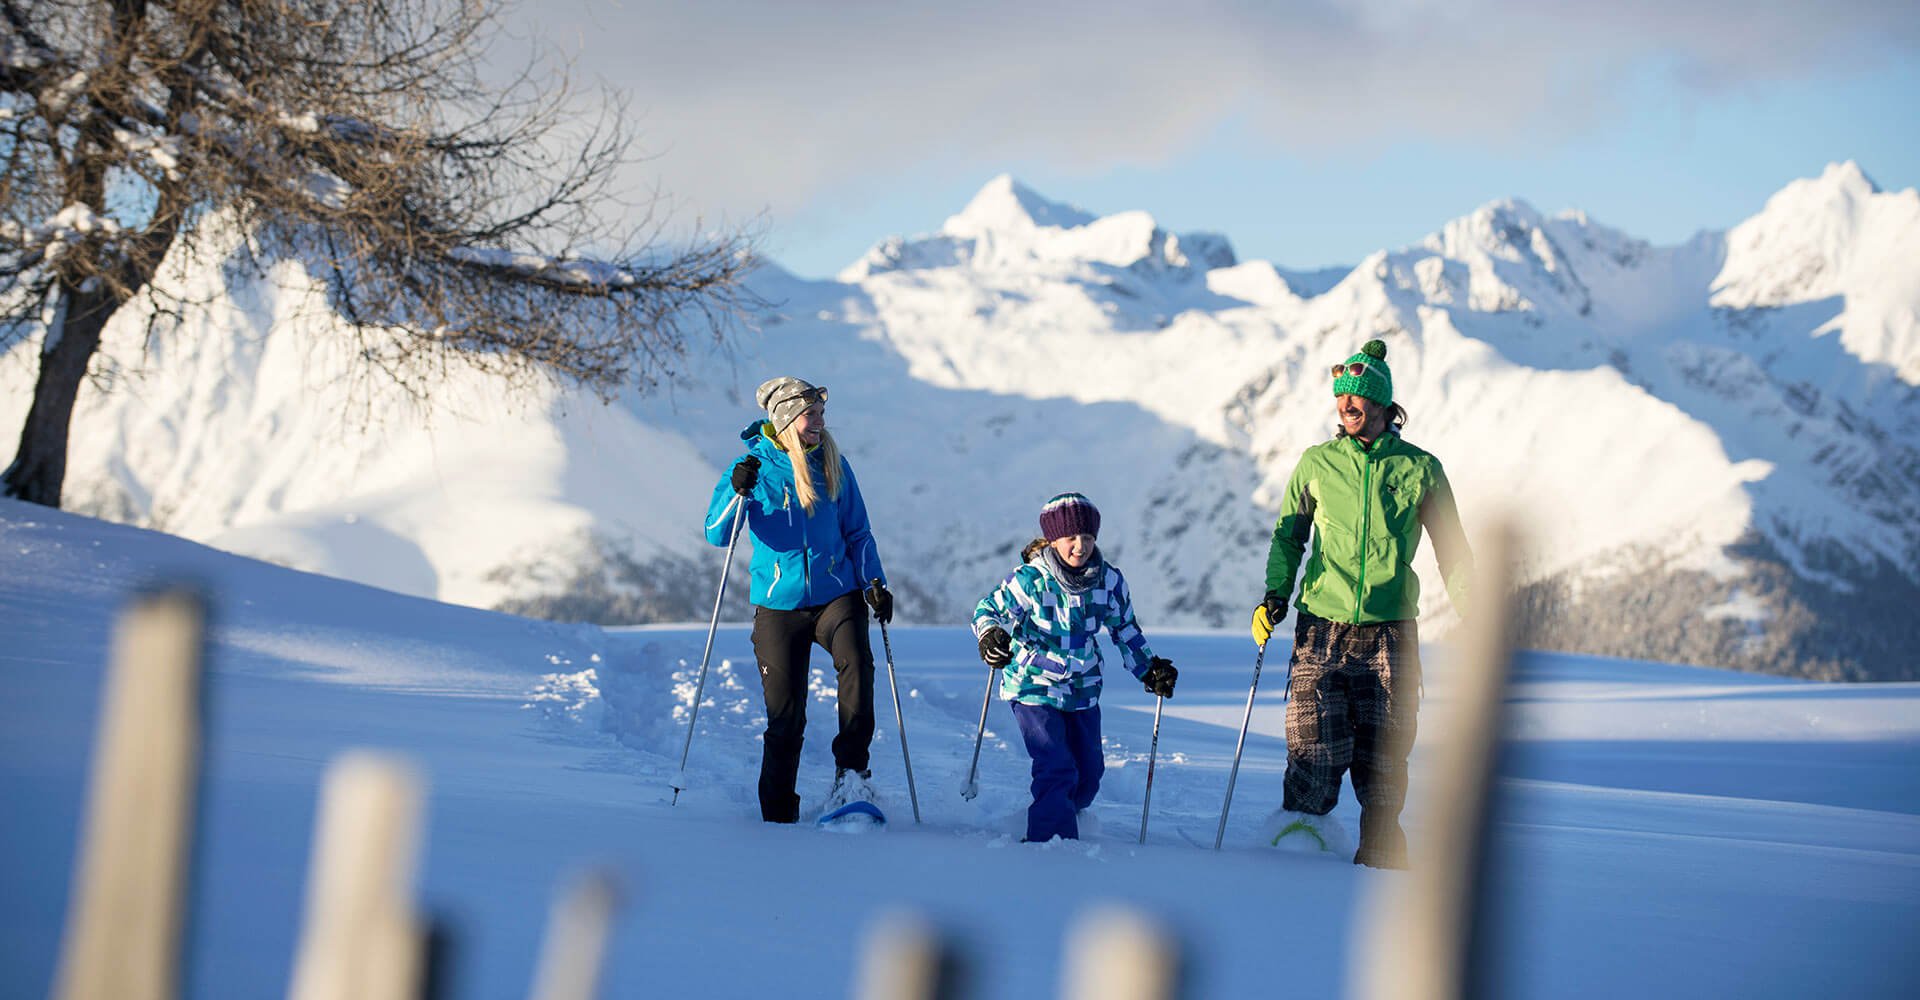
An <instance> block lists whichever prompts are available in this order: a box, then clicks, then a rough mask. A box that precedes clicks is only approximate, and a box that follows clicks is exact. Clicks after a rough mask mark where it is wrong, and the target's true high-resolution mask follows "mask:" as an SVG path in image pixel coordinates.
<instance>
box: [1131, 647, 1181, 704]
mask: <svg viewBox="0 0 1920 1000" xmlns="http://www.w3.org/2000/svg"><path fill="white" fill-rule="evenodd" d="M1179 679H1180V671H1178V670H1175V669H1173V661H1172V660H1169V659H1167V658H1166V657H1164V656H1156V657H1154V658H1153V659H1151V660H1148V661H1147V675H1146V676H1145V677H1142V678H1140V680H1141V681H1143V682H1145V684H1146V685H1147V693H1148V694H1152V695H1159V696H1160V697H1162V698H1171V697H1173V682H1174V681H1176V680H1179Z"/></svg>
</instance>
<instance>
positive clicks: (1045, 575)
mask: <svg viewBox="0 0 1920 1000" xmlns="http://www.w3.org/2000/svg"><path fill="white" fill-rule="evenodd" d="M1040 532H1041V535H1042V536H1043V537H1042V538H1038V539H1035V540H1034V542H1033V544H1031V545H1029V546H1027V550H1026V553H1025V555H1026V562H1025V564H1024V565H1022V566H1021V567H1020V568H1018V569H1016V570H1014V571H1013V573H1012V574H1011V575H1009V576H1008V577H1007V579H1006V580H1005V581H1004V582H1002V583H1001V584H1000V585H999V586H998V587H995V588H994V590H993V592H992V593H990V594H988V595H987V596H986V597H985V598H983V599H981V601H980V604H979V605H978V606H977V607H975V608H974V611H973V633H974V635H975V636H976V637H977V638H978V639H979V640H980V658H981V659H982V660H984V661H986V664H987V668H988V669H989V670H992V669H996V668H1000V667H1005V668H1006V673H1005V674H1003V675H1002V676H1001V678H1000V697H1001V699H1002V700H1004V701H1006V702H1009V703H1010V706H1011V707H1012V709H1013V717H1014V721H1015V722H1017V723H1018V724H1019V726H1020V736H1021V738H1022V739H1023V740H1024V741H1025V742H1026V745H1027V754H1028V755H1029V756H1031V757H1032V758H1033V805H1032V806H1029V807H1028V809H1027V836H1026V839H1027V840H1028V841H1031V842H1034V843H1039V842H1042V841H1047V840H1051V839H1053V838H1054V837H1065V838H1067V839H1069V840H1077V839H1079V837H1080V823H1079V813H1080V811H1081V810H1084V809H1086V808H1087V807H1088V806H1090V805H1092V804H1093V798H1094V796H1095V795H1096V794H1098V793H1099V791H1100V776H1101V774H1102V773H1104V772H1105V770H1106V761H1105V759H1104V758H1103V757H1102V755H1101V749H1100V648H1099V646H1098V644H1097V643H1095V641H1094V640H1095V638H1096V636H1097V635H1098V634H1099V632H1100V629H1102V628H1105V629H1106V630H1107V632H1108V634H1109V635H1110V636H1111V637H1112V639H1113V643H1114V645H1115V646H1116V647H1118V648H1119V650H1120V656H1121V658H1122V659H1123V660H1124V661H1126V667H1127V669H1128V670H1129V671H1130V672H1131V673H1132V674H1133V676H1134V677H1135V678H1136V679H1138V680H1140V681H1142V682H1143V683H1144V684H1145V685H1146V689H1147V693H1149V694H1154V695H1159V696H1161V697H1172V695H1173V684H1174V680H1175V678H1177V677H1178V676H1179V674H1178V671H1176V670H1174V668H1173V663H1172V662H1171V661H1169V660H1166V659H1163V658H1161V657H1158V656H1155V655H1153V651H1152V650H1151V649H1148V648H1147V640H1146V637H1145V636H1143V635H1141V634H1140V625H1139V623H1138V622H1136V621H1134V618H1133V601H1132V599H1131V598H1130V597H1129V595H1128V593H1127V581H1126V578H1124V577H1122V576H1121V575H1120V570H1119V569H1117V568H1115V567H1114V566H1113V565H1112V564H1110V563H1108V562H1107V561H1106V560H1105V559H1102V558H1101V556H1100V550H1099V548H1098V546H1096V544H1095V538H1096V536H1098V535H1099V533H1100V511H1099V510H1098V509H1096V508H1095V507H1094V506H1093V503H1092V501H1090V500H1088V499H1087V498H1086V497H1084V496H1081V495H1080V494H1078V493H1062V494H1060V495H1059V496H1056V497H1054V498H1053V499H1051V500H1048V501H1047V504H1046V506H1045V507H1043V508H1041V510H1040Z"/></svg>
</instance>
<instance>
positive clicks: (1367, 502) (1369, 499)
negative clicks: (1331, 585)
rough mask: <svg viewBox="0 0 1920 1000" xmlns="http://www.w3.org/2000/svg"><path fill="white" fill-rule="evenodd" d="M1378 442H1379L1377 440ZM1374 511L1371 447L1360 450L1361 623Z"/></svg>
mask: <svg viewBox="0 0 1920 1000" xmlns="http://www.w3.org/2000/svg"><path fill="white" fill-rule="evenodd" d="M1376 443H1378V442H1376ZM1372 513H1373V456H1372V453H1371V449H1369V448H1365V447H1363V448H1362V449H1361V450H1360V579H1359V580H1358V581H1356V582H1355V585H1354V590H1353V623H1354V624H1355V625H1358V624H1360V607H1361V605H1362V604H1363V603H1364V602H1365V600H1366V594H1367V525H1368V523H1370V522H1371V521H1372V520H1373V518H1372V516H1371V515H1372Z"/></svg>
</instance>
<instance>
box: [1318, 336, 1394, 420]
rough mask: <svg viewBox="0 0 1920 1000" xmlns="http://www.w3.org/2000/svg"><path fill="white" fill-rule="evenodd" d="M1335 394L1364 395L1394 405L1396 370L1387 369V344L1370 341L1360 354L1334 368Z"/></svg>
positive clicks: (1378, 401)
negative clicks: (1394, 377) (1394, 373)
mask: <svg viewBox="0 0 1920 1000" xmlns="http://www.w3.org/2000/svg"><path fill="white" fill-rule="evenodd" d="M1333 394H1334V395H1336V396H1360V397H1363V398H1365V399H1371V400H1373V401H1374V402H1376V403H1379V404H1380V405H1381V406H1386V405H1389V404H1391V403H1392V402H1393V371H1392V369H1390V368H1388V367H1387V345H1386V344H1384V343H1382V342H1381V341H1378V340H1369V341H1367V342H1366V344H1365V345H1364V346H1362V347H1361V348H1360V352H1359V353H1358V354H1355V355H1354V356H1352V357H1350V358H1348V359H1347V360H1345V361H1342V362H1340V363H1339V364H1337V365H1335V366H1334V367H1333Z"/></svg>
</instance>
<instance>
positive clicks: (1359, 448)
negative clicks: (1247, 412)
mask: <svg viewBox="0 0 1920 1000" xmlns="http://www.w3.org/2000/svg"><path fill="white" fill-rule="evenodd" d="M1423 527H1424V528H1425V529H1426V530H1427V532H1428V533H1429V534H1431V535H1432V536H1433V552H1434V556H1435V557H1436V558H1438V560H1439V562H1440V575H1441V576H1442V577H1444V578H1445V579H1446V585H1447V594H1448V596H1449V597H1451V598H1452V599H1453V607H1454V610H1456V611H1458V612H1460V613H1461V614H1463V615H1464V614H1466V612H1467V598H1468V594H1467V588H1468V581H1469V579H1470V578H1471V577H1472V575H1473V553H1472V552H1471V551H1470V550H1469V549H1468V547H1467V540H1466V533H1465V532H1463V531H1462V530H1461V528H1460V511H1459V508H1457V507H1456V506H1455V505H1454V501H1453V489H1452V487H1450V486H1448V485H1447V474H1446V472H1445V471H1443V470H1442V469H1441V468H1440V460H1439V459H1437V458H1435V457H1433V456H1432V455H1430V454H1428V453H1427V452H1425V451H1422V450H1421V449H1419V448H1416V447H1414V446H1413V445H1410V444H1408V443H1407V442H1405V441H1403V440H1401V439H1400V435H1399V434H1397V433H1391V432H1389V433H1386V434H1382V435H1381V436H1380V438H1379V440H1377V441H1375V442H1374V443H1373V446H1372V447H1371V448H1368V447H1367V446H1366V445H1363V444H1361V443H1360V441H1359V440H1357V439H1355V438H1350V437H1346V436H1344V435H1342V436H1340V437H1336V438H1334V439H1333V440H1331V441H1328V442H1325V443H1324V444H1317V445H1314V446H1313V447H1311V448H1308V449H1307V451H1306V454H1304V455H1302V456H1300V464H1299V465H1296V466H1294V469H1293V476H1292V477H1291V478H1290V479H1288V480H1287V494H1286V497H1285V499H1284V500H1283V501H1282V502H1281V506H1280V520H1279V521H1278V522H1277V523H1275V524H1274V526H1273V544H1272V546H1271V547H1270V548H1269V549H1268V550H1267V590H1269V591H1271V592H1273V593H1276V594H1279V595H1280V597H1281V599H1282V600H1285V599H1286V598H1287V597H1288V596H1290V595H1291V594H1292V592H1293V581H1294V576H1295V574H1296V573H1298V571H1299V569H1300V557H1301V556H1302V555H1303V554H1304V553H1305V552H1306V550H1307V540H1308V538H1309V536H1311V538H1312V539H1313V555H1312V556H1311V557H1309V558H1308V559H1307V571H1306V578H1305V580H1304V581H1303V582H1302V584H1301V587H1300V599H1299V600H1298V601H1296V602H1294V607H1296V608H1299V609H1300V610H1301V611H1304V612H1306V613H1308V614H1310V615H1316V616H1318V617H1321V618H1325V619H1328V620H1329V621H1337V622H1351V623H1353V624H1370V623H1374V622H1390V621H1403V620H1406V619H1411V618H1417V617H1419V607H1420V577H1419V576H1418V575H1416V574H1415V573H1414V571H1413V554H1414V553H1415V552H1416V551H1418V550H1419V547H1420V529H1421V528H1423Z"/></svg>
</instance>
